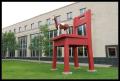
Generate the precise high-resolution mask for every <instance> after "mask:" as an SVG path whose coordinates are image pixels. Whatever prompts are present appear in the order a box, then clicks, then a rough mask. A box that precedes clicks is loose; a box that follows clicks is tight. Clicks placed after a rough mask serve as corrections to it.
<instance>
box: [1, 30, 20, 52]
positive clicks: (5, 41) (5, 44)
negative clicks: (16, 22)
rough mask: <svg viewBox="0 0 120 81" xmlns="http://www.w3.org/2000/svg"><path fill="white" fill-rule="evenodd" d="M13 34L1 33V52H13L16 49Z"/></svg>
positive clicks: (16, 45)
mask: <svg viewBox="0 0 120 81" xmlns="http://www.w3.org/2000/svg"><path fill="white" fill-rule="evenodd" d="M18 46H19V45H18V44H17V42H16V38H15V34H14V33H13V32H8V33H7V32H5V33H2V52H4V53H6V52H7V51H9V52H10V51H15V50H16V49H17V48H18Z"/></svg>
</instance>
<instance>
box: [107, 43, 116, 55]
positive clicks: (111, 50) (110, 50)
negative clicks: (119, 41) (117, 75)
mask: <svg viewBox="0 0 120 81" xmlns="http://www.w3.org/2000/svg"><path fill="white" fill-rule="evenodd" d="M106 50H107V56H108V57H117V51H118V50H117V45H108V46H106Z"/></svg>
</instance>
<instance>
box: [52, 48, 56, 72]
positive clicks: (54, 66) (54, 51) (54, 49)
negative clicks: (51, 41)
mask: <svg viewBox="0 0 120 81" xmlns="http://www.w3.org/2000/svg"><path fill="white" fill-rule="evenodd" d="M52 61H53V63H52V70H56V61H57V47H56V46H53V58H52Z"/></svg>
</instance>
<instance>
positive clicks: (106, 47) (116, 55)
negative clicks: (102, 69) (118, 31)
mask: <svg viewBox="0 0 120 81" xmlns="http://www.w3.org/2000/svg"><path fill="white" fill-rule="evenodd" d="M109 48H115V53H116V54H115V56H110V55H109V51H108V49H109ZM105 51H106V57H107V58H118V45H106V46H105Z"/></svg>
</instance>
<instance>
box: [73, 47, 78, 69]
mask: <svg viewBox="0 0 120 81" xmlns="http://www.w3.org/2000/svg"><path fill="white" fill-rule="evenodd" d="M73 54H74V67H75V69H78V68H79V63H78V52H77V46H73Z"/></svg>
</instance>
